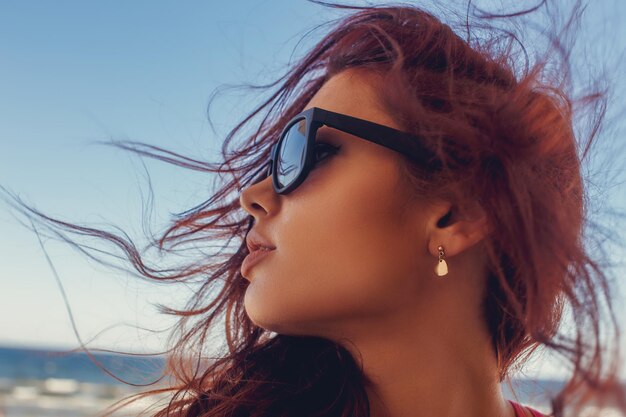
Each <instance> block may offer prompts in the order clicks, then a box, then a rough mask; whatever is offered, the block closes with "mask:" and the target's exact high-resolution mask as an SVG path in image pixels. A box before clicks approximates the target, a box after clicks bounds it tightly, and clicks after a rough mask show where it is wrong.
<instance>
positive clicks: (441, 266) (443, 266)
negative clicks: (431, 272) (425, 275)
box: [435, 245, 448, 277]
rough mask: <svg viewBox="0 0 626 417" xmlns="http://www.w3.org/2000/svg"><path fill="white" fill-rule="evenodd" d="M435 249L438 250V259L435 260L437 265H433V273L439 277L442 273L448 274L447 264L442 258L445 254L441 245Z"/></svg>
mask: <svg viewBox="0 0 626 417" xmlns="http://www.w3.org/2000/svg"><path fill="white" fill-rule="evenodd" d="M437 250H438V251H439V261H438V262H437V266H436V267H435V274H437V276H439V277H442V276H444V275H448V264H447V263H446V260H445V259H444V257H445V256H446V255H445V253H444V252H443V246H441V245H440V246H439V247H437Z"/></svg>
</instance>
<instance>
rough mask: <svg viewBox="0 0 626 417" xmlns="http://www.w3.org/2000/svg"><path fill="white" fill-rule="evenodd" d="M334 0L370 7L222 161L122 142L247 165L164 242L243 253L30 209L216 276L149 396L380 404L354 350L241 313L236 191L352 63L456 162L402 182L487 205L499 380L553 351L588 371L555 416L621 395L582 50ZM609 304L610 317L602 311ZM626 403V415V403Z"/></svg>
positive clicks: (215, 406)
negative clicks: (199, 254)
mask: <svg viewBox="0 0 626 417" xmlns="http://www.w3.org/2000/svg"><path fill="white" fill-rule="evenodd" d="M320 4H325V3H321V2H320ZM542 4H543V3H542ZM331 6H333V7H341V8H350V9H356V10H357V11H356V12H355V13H353V14H351V15H348V16H346V17H344V18H343V19H341V20H340V21H339V22H338V23H336V24H335V25H334V27H333V28H332V30H330V31H329V33H328V34H327V35H326V36H325V37H324V38H323V39H321V40H320V41H319V42H318V43H317V44H316V45H315V46H314V47H313V48H312V49H311V50H310V51H309V52H308V54H307V55H306V56H304V57H303V58H302V59H301V60H300V61H299V62H298V63H296V64H295V65H294V66H293V67H292V68H291V69H290V70H289V71H288V73H287V74H286V75H285V76H284V77H282V78H280V79H279V80H278V81H276V82H275V83H273V84H271V85H270V86H269V87H273V86H275V85H277V84H278V83H279V82H282V83H281V84H280V85H279V86H278V88H277V90H276V91H275V92H274V93H273V94H272V95H271V97H270V98H269V99H268V100H267V101H265V102H264V103H262V104H261V105H260V106H259V107H258V108H257V109H256V110H255V111H253V112H252V113H251V114H250V115H248V116H247V117H246V118H245V119H244V120H243V121H242V122H241V123H239V124H238V125H237V126H236V127H235V128H234V129H233V130H232V131H231V132H230V133H229V134H228V136H227V137H226V140H225V143H224V145H223V153H224V159H225V161H224V163H223V164H221V165H220V166H219V167H215V166H213V165H211V164H209V163H205V162H202V161H197V160H193V159H190V158H186V157H183V156H180V155H176V154H173V153H171V152H169V151H165V150H164V149H161V148H157V147H153V146H150V145H145V144H141V143H136V142H114V144H115V146H119V147H122V148H124V149H127V150H130V151H133V152H137V153H139V154H142V155H146V156H150V157H154V158H158V159H161V160H164V161H167V162H170V163H175V164H178V165H181V166H184V167H187V168H191V169H199V170H204V171H207V172H219V173H229V174H233V176H234V178H233V179H232V180H230V181H228V182H226V184H224V185H223V186H222V187H221V188H220V189H219V190H218V191H217V192H215V194H214V195H213V196H212V197H211V198H210V199H209V200H207V201H205V202H204V203H202V204H200V205H198V206H196V207H194V208H192V209H190V210H189V211H187V212H185V213H182V214H180V215H179V216H178V218H176V219H175V221H174V222H173V224H172V225H171V227H170V228H169V229H168V230H166V231H165V232H164V233H163V235H162V236H161V237H160V238H159V239H158V240H156V241H155V242H154V243H155V244H156V245H158V247H159V249H161V250H163V251H165V252H167V251H171V250H174V249H175V247H177V246H180V245H184V244H193V243H194V242H197V241H200V240H202V241H204V240H210V241H215V240H220V239H226V240H228V241H230V240H232V239H235V241H236V242H237V243H238V246H237V247H236V248H235V250H233V251H231V252H229V251H228V250H225V251H224V252H223V253H219V254H216V255H214V257H213V258H211V259H209V260H207V258H206V257H203V258H202V259H200V260H199V262H198V263H194V264H191V265H185V266H184V267H181V268H180V269H177V270H175V271H174V272H172V270H159V269H155V268H150V267H148V266H147V265H146V264H145V263H144V261H143V259H142V256H141V255H140V254H139V253H138V251H137V250H136V248H135V246H134V244H132V242H131V241H129V240H127V239H125V238H124V237H123V236H118V235H115V234H113V233H110V232H106V231H103V230H98V229H91V228H85V227H82V226H77V225H73V224H70V223H65V222H61V221H58V220H55V219H52V218H50V217H48V216H45V215H43V214H41V213H39V212H37V211H35V210H33V209H30V208H29V210H30V211H31V213H33V214H36V215H37V216H39V217H40V218H41V219H44V220H42V221H47V222H48V223H47V224H49V226H50V227H57V228H60V229H64V230H67V231H69V232H74V233H80V234H89V235H94V236H99V237H102V238H103V239H105V240H107V241H109V242H111V243H113V244H114V245H116V246H117V247H119V248H121V249H122V250H123V251H124V252H125V254H126V256H127V257H128V259H129V261H130V262H131V263H132V266H133V267H134V268H135V269H136V271H137V272H138V273H139V274H141V275H142V276H144V277H147V278H151V279H155V280H161V281H163V280H166V281H172V282H184V281H189V282H191V281H192V280H193V279H194V278H196V279H197V278H198V277H201V278H202V281H203V282H204V284H203V285H202V287H201V289H200V290H199V291H198V292H197V294H196V296H195V297H194V298H193V299H192V300H190V302H189V304H188V306H187V308H186V309H185V310H174V309H169V308H164V310H163V311H164V312H166V313H168V314H176V315H180V316H181V319H180V322H179V330H180V331H181V336H180V338H178V339H177V340H175V341H174V342H175V343H174V346H173V348H172V350H171V351H170V352H169V356H168V363H167V368H166V370H165V371H164V373H165V374H166V375H172V376H174V377H175V382H174V385H173V386H172V387H168V388H163V389H155V390H153V391H148V392H145V393H142V394H141V396H145V395H149V394H154V393H160V392H170V391H171V392H173V393H174V395H173V397H172V398H171V401H170V402H169V404H168V406H167V407H166V408H163V409H161V410H159V411H158V412H157V413H156V414H154V415H155V416H156V417H163V416H181V417H182V416H188V417H192V416H205V417H209V416H216V417H217V416H224V415H236V416H244V415H246V416H259V417H260V416H296V415H298V416H322V415H325V416H329V415H333V416H334V415H337V416H354V415H359V416H366V415H369V405H368V399H367V395H366V391H365V386H366V384H369V383H370V381H369V380H368V378H367V377H366V376H365V375H364V374H363V372H362V368H361V365H360V364H359V363H358V362H357V361H356V360H355V358H353V357H352V356H351V355H350V354H349V353H348V351H347V350H345V349H344V347H342V346H339V345H336V344H334V343H333V342H331V341H328V340H324V339H321V338H316V337H294V336H288V335H280V334H271V332H268V331H266V330H264V329H262V328H259V327H257V326H256V325H254V324H253V323H252V322H251V321H250V319H249V318H248V317H247V315H246V314H245V311H244V308H243V298H244V294H245V291H246V287H247V285H248V281H247V280H245V279H244V278H243V277H242V276H241V274H240V271H239V269H240V264H241V261H242V260H243V258H244V257H245V256H246V255H247V248H246V245H245V240H244V239H245V235H246V233H247V231H248V230H249V229H250V226H251V224H252V218H251V217H249V216H246V217H244V218H241V214H242V211H241V208H240V207H239V200H238V197H239V195H238V192H240V191H241V189H242V188H243V187H245V186H246V185H248V184H250V183H252V182H253V181H254V180H255V176H256V174H257V173H258V172H259V171H258V169H259V167H261V166H262V165H263V164H264V163H265V162H266V160H267V158H268V156H269V151H270V147H271V145H272V144H273V143H274V141H275V140H276V138H277V135H278V134H279V132H280V130H281V128H282V126H283V125H284V124H285V123H286V121H288V120H289V119H290V118H291V117H292V116H294V115H295V114H297V113H298V112H299V111H301V110H302V109H303V108H304V106H305V105H306V103H307V102H308V101H309V100H310V99H311V97H312V96H313V95H314V94H315V93H316V92H317V91H318V90H319V88H320V87H321V86H322V84H323V83H324V82H325V81H326V80H328V78H329V77H331V76H332V75H334V74H336V73H338V72H340V71H343V70H345V69H347V68H359V69H362V70H364V71H373V72H376V73H377V74H379V75H380V76H381V77H383V78H384V80H385V82H384V83H383V85H384V87H383V88H381V89H379V91H378V94H379V98H380V101H381V103H382V104H383V105H384V106H385V107H386V109H387V110H388V112H389V114H391V115H393V116H394V117H395V119H396V120H397V122H398V124H399V125H400V126H401V127H402V129H403V130H406V131H408V132H412V133H414V134H416V135H418V136H419V137H421V138H423V144H422V145H423V146H427V147H428V148H430V149H431V150H432V151H433V152H434V153H435V154H436V155H437V157H438V159H439V160H440V161H441V162H442V163H441V169H440V170H437V171H428V170H427V169H425V167H423V166H420V165H418V164H416V163H415V162H413V161H410V160H406V159H403V160H402V168H403V172H404V173H405V174H406V175H405V176H404V180H406V183H407V184H408V185H410V187H411V188H412V189H413V190H414V191H415V195H420V196H427V197H432V198H435V197H437V198H443V199H446V200H448V201H451V202H453V203H454V205H455V206H456V207H458V208H459V209H460V210H464V209H465V208H469V207H471V206H473V205H475V204H479V205H480V206H481V208H482V209H483V210H484V211H485V213H486V214H487V217H488V221H489V224H490V226H491V227H490V230H491V232H490V234H489V235H488V236H487V237H486V238H485V242H484V243H485V248H486V250H487V254H488V259H489V265H488V274H489V276H488V279H487V285H486V288H485V292H484V301H483V314H484V319H485V321H486V323H487V324H488V327H489V330H490V332H491V335H492V346H493V351H494V355H495V356H496V357H497V360H498V366H499V373H500V382H502V381H505V380H506V379H507V378H508V377H509V376H510V374H511V372H512V371H513V370H514V369H515V368H516V367H521V365H522V364H523V363H524V362H525V361H526V360H527V359H528V358H529V357H530V356H531V355H532V353H533V352H534V351H535V350H536V349H537V348H539V347H545V348H547V349H549V350H550V351H552V352H554V353H556V354H558V355H560V356H562V357H563V358H564V359H565V360H567V361H569V362H571V364H572V369H573V371H572V374H571V377H570V379H569V380H568V381H567V384H566V385H565V387H564V388H563V390H562V391H561V392H559V393H558V394H556V395H555V396H554V397H553V398H552V408H553V410H552V411H553V414H554V415H555V416H561V415H563V409H564V407H565V405H570V404H571V405H572V406H580V407H582V406H583V405H585V403H587V402H589V401H591V400H592V399H594V398H595V399H597V398H599V396H600V395H604V394H606V393H614V392H617V390H618V389H620V387H619V382H618V379H617V372H618V370H617V361H618V351H617V350H615V351H609V350H607V349H606V348H605V346H604V345H603V341H601V330H602V325H607V328H609V327H610V329H611V330H612V331H613V334H615V335H616V341H618V337H619V328H618V325H617V322H616V320H615V317H614V314H613V310H612V307H611V305H612V304H611V297H610V294H611V282H610V280H609V279H608V278H607V276H606V274H605V272H604V270H603V268H602V266H601V264H600V261H599V260H594V259H593V258H592V257H591V255H590V253H589V252H588V250H587V249H586V248H585V239H586V238H589V236H585V232H586V230H585V227H587V226H589V225H590V224H589V218H588V217H589V216H588V202H587V201H586V200H585V197H586V194H585V191H586V190H585V183H584V181H583V178H582V174H581V166H582V162H583V160H584V159H585V157H586V156H587V154H588V150H589V149H590V146H591V142H592V141H593V139H594V138H595V137H596V133H597V131H598V130H599V128H600V126H601V122H602V119H603V116H604V111H605V107H604V106H605V104H606V99H605V95H604V94H603V93H602V92H601V91H597V92H593V93H591V94H588V95H586V96H584V97H581V98H578V99H574V98H573V97H571V96H570V95H569V94H568V90H569V88H570V87H571V85H570V81H571V80H569V74H568V72H567V65H568V61H567V58H568V53H567V52H568V51H567V48H566V45H563V44H561V43H559V42H558V39H557V36H556V35H554V36H553V37H552V38H550V41H551V42H552V48H551V49H550V50H549V51H548V53H547V54H546V55H545V56H546V57H549V58H550V59H547V58H540V59H536V60H535V61H534V62H533V61H532V60H531V59H530V58H529V57H528V56H527V55H526V59H522V58H521V57H524V56H525V55H524V54H526V52H527V51H526V50H525V49H524V46H523V45H522V44H521V43H519V41H518V40H517V38H516V37H515V35H514V34H513V33H508V32H505V31H499V30H497V29H496V28H495V26H488V25H486V24H482V26H480V27H477V29H476V31H473V27H472V26H471V25H470V24H469V23H467V25H466V26H465V27H464V28H463V30H464V31H466V33H467V37H466V39H463V38H461V37H460V36H459V35H458V34H456V33H455V31H453V29H452V28H451V27H450V26H449V25H446V24H444V23H442V22H441V21H440V20H439V19H438V18H436V17H435V16H433V15H432V14H430V13H428V12H426V11H424V10H422V9H420V8H417V7H414V6H380V7H378V6H377V7H356V6H343V5H331ZM577 10H578V9H577ZM527 12H528V13H529V12H530V11H526V12H520V13H518V14H517V15H522V14H524V13H527ZM572 16H574V17H575V16H576V11H575V12H574V13H573V15H572ZM496 17H497V16H493V15H492V16H490V17H489V18H490V19H491V20H489V19H487V20H486V21H492V20H493V19H495V18H496ZM508 17H510V18H513V17H515V16H508ZM570 24H571V22H570ZM555 69H556V70H555ZM576 106H581V108H582V109H592V111H591V112H588V113H587V115H588V116H589V117H590V119H589V122H590V125H591V127H592V128H591V131H590V133H589V134H588V135H587V142H586V144H584V145H582V144H583V143H585V142H584V141H583V140H582V139H581V138H579V137H577V135H576V134H575V129H574V125H575V122H576V119H575V114H577V113H576V112H575V111H574V110H575V109H576ZM264 109H268V110H267V112H266V113H265V115H264V117H263V118H262V120H261V122H260V123H259V125H258V126H256V128H255V130H254V132H255V133H254V134H253V135H251V136H250V137H248V138H247V140H246V142H245V144H244V146H242V147H241V148H239V149H237V150H235V151H234V152H232V153H231V154H229V153H228V151H227V148H228V145H229V143H230V141H231V140H232V139H233V138H234V136H235V135H236V134H237V133H238V132H240V131H241V130H242V129H243V128H244V127H245V126H246V125H248V124H250V123H252V120H253V117H255V116H256V115H257V114H260V113H261V111H262V110H264ZM233 192H235V193H233ZM225 249H226V247H225ZM178 250H180V249H178ZM209 290H217V291H218V292H217V295H214V296H212V298H209V294H214V293H210V292H209ZM603 302H604V303H605V304H606V307H607V309H608V312H609V317H608V318H607V320H604V318H603V317H602V315H601V312H602V307H603ZM567 309H569V314H570V315H571V318H573V322H574V324H575V334H574V335H573V336H572V335H567V334H566V333H564V332H562V331H561V329H560V327H561V325H562V323H563V319H564V317H565V316H564V314H565V313H566V312H568V310H567ZM222 314H224V315H225V319H226V320H225V335H226V340H227V343H228V352H226V354H225V355H224V356H222V357H219V358H216V359H215V360H214V361H210V362H204V363H203V362H201V361H200V357H201V356H202V348H203V346H205V342H206V334H207V332H208V330H209V329H210V328H211V327H212V326H213V325H214V324H215V323H216V322H217V319H218V318H219V317H220V316H221V315H222ZM194 319H195V323H194V324H193V325H192V326H191V327H189V328H188V327H186V326H187V324H188V322H190V321H192V320H194ZM608 319H610V321H609V320H608ZM609 325H611V326H609ZM190 352H196V355H197V359H198V362H197V363H195V364H194V363H193V361H191V362H190V361H189V357H190ZM609 355H612V356H609ZM203 359H206V358H203ZM617 398H622V397H621V396H619V394H618V397H617ZM620 407H622V408H623V409H624V410H626V405H625V404H624V403H623V398H622V403H621V404H620Z"/></svg>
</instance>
